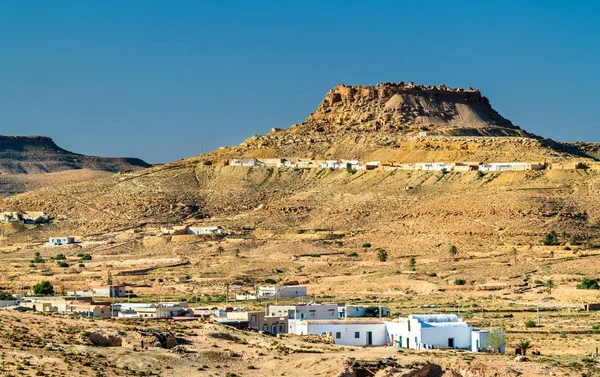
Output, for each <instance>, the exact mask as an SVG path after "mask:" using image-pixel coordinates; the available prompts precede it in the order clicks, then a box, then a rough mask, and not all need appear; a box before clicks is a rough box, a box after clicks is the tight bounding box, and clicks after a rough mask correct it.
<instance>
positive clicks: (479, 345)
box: [471, 330, 506, 353]
mask: <svg viewBox="0 0 600 377" xmlns="http://www.w3.org/2000/svg"><path fill="white" fill-rule="evenodd" d="M494 333H496V334H498V335H499V336H500V337H501V339H504V338H505V336H506V334H505V333H504V331H503V330H473V332H472V333H471V352H496V351H498V352H499V353H504V352H505V351H506V344H505V343H506V342H502V345H503V346H502V347H500V349H498V350H495V349H494V346H492V345H491V344H489V342H488V340H489V337H490V335H491V334H494Z"/></svg>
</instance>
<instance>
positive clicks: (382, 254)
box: [377, 248, 388, 262]
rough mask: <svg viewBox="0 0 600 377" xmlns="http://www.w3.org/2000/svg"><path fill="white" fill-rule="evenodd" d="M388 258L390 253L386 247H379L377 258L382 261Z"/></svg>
mask: <svg viewBox="0 0 600 377" xmlns="http://www.w3.org/2000/svg"><path fill="white" fill-rule="evenodd" d="M387 258H388V253H387V251H385V249H382V248H379V249H377V259H379V261H380V262H385V261H386V260H387Z"/></svg>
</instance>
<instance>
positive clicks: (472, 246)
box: [0, 84, 600, 377]
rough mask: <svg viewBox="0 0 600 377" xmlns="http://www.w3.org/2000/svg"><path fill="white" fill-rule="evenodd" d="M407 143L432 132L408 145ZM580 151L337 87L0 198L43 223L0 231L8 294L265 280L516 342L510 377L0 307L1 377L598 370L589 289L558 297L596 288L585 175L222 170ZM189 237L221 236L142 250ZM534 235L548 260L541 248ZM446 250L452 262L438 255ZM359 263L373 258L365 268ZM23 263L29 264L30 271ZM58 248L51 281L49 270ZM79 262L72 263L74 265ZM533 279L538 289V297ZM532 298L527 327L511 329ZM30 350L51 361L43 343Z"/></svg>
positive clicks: (454, 364)
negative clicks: (188, 141) (251, 124)
mask: <svg viewBox="0 0 600 377" xmlns="http://www.w3.org/2000/svg"><path fill="white" fill-rule="evenodd" d="M419 132H432V133H434V134H435V135H434V136H431V137H429V136H427V137H425V138H420V137H416V136H417V135H418V133H419ZM484 136H485V137H484ZM507 136H510V137H507ZM42 141H43V142H47V140H45V141H44V140H42ZM598 148H599V147H598V145H597V144H586V143H573V144H564V143H557V142H554V141H552V140H547V139H542V138H538V137H536V136H535V135H531V134H529V133H527V132H526V131H524V130H521V129H520V128H518V127H516V126H515V125H513V124H512V123H511V122H510V121H508V120H507V119H505V118H503V117H502V116H500V115H499V114H498V113H497V112H496V111H495V110H493V108H492V107H491V106H490V104H489V101H488V100H487V98H485V97H483V96H482V95H481V93H479V92H478V91H476V90H471V89H468V90H460V89H448V88H446V87H442V86H440V87H437V88H433V87H423V86H414V85H412V84H409V85H404V84H381V85H377V86H373V87H362V86H355V87H347V86H343V85H341V86H338V87H336V88H334V89H333V90H332V91H331V92H330V93H328V94H327V96H326V98H325V99H324V100H323V101H322V103H321V104H320V105H319V106H318V107H317V110H316V111H315V112H314V113H313V114H311V115H310V116H309V117H308V118H307V119H306V120H305V121H304V122H302V123H300V124H297V125H294V126H292V127H291V128H289V129H288V130H280V129H273V130H272V132H270V133H268V134H266V135H261V136H255V137H251V138H249V139H247V140H246V141H245V142H243V143H242V144H241V145H240V146H237V147H230V148H221V149H218V150H216V151H214V152H212V153H209V154H206V155H201V156H196V157H193V158H190V159H187V160H181V161H177V162H174V163H171V164H166V165H162V166H155V167H152V168H149V169H144V170H139V171H135V172H130V173H127V174H117V175H110V176H106V177H104V178H101V179H95V180H89V181H86V182H83V181H79V178H77V179H75V178H74V179H73V180H72V181H71V184H69V185H62V184H61V185H55V184H44V183H35V182H37V181H36V180H37V178H31V179H32V181H31V182H34V183H31V185H32V186H31V187H41V188H40V189H39V190H36V191H31V192H27V193H24V194H20V195H14V196H10V197H8V198H5V199H3V200H2V201H0V207H1V208H2V209H3V210H18V209H21V210H24V211H35V210H39V211H45V212H47V213H48V214H50V215H52V216H53V217H54V218H55V221H54V222H53V223H52V224H50V225H41V226H15V225H10V226H8V225H6V226H4V227H3V228H2V233H1V234H2V237H1V238H0V251H1V253H0V286H1V288H2V289H3V290H8V291H15V290H18V287H19V284H23V285H24V286H25V287H26V288H25V289H28V288H29V287H31V286H32V285H33V284H35V283H37V282H38V281H40V280H42V279H48V280H50V281H51V282H52V283H53V284H54V285H55V287H56V289H57V291H59V292H61V291H72V290H75V289H78V290H81V289H88V288H89V287H91V286H94V285H98V284H101V283H103V282H105V281H106V280H107V276H108V274H109V272H110V273H111V274H112V276H113V280H114V281H115V282H117V283H125V284H127V285H128V286H129V287H130V288H131V289H133V291H134V293H135V294H136V295H137V297H133V298H132V299H133V300H149V299H152V300H158V299H186V300H188V301H190V302H191V303H192V305H202V306H205V305H210V306H213V305H222V304H223V300H224V296H223V295H224V294H225V291H226V286H227V285H228V284H229V285H230V289H231V295H232V296H233V294H234V293H239V292H242V291H251V290H253V289H254V287H255V286H257V285H262V284H266V283H269V284H286V283H287V284H292V283H300V284H306V285H307V286H308V288H309V292H310V293H311V294H313V295H314V296H316V298H317V299H320V300H327V301H333V300H336V301H345V302H347V303H351V302H363V303H372V304H377V303H381V304H385V305H388V306H389V307H390V308H391V312H392V313H393V314H394V315H400V314H402V315H407V314H410V313H419V312H422V313H432V312H460V314H461V315H463V316H464V318H465V319H467V320H468V321H469V322H470V323H471V324H472V325H474V326H480V327H482V328H487V327H495V328H498V327H502V328H505V329H506V332H507V343H508V347H507V348H508V350H509V352H511V351H512V349H514V347H515V345H516V343H517V342H518V341H520V340H530V341H531V342H532V343H533V349H534V350H536V351H539V352H540V353H541V355H540V356H532V361H533V362H530V363H520V364H519V363H515V362H514V361H512V358H511V356H509V355H506V356H490V355H477V356H474V355H472V354H468V353H464V352H454V351H446V352H437V351H434V352H423V353H415V352H403V353H400V352H398V351H397V349H394V348H385V347H381V348H372V349H363V348H357V349H352V348H342V347H335V346H330V345H322V344H313V343H307V342H303V341H302V340H299V339H294V338H290V339H275V338H267V337H264V336H261V335H257V334H244V333H239V332H235V334H233V335H234V336H235V337H236V338H231V337H229V336H225V338H224V336H220V337H219V336H217V338H215V336H214V335H211V334H215V333H216V334H219V333H228V334H229V333H232V331H233V330H226V329H224V328H217V327H215V326H214V325H209V324H204V323H202V322H190V323H172V322H160V323H156V322H149V323H143V322H135V321H128V322H116V321H100V320H97V321H94V322H91V321H89V320H88V319H67V318H64V317H61V316H42V315H36V314H17V313H14V312H7V311H0V320H1V321H2V322H1V324H2V326H4V331H3V332H0V334H2V335H0V336H1V337H3V338H4V339H3V341H2V342H0V343H1V344H2V347H3V349H2V351H3V354H2V368H3V369H4V372H5V373H6V374H7V375H8V374H13V375H20V374H23V375H36V374H37V375H44V374H49V375H57V376H58V375H66V374H68V373H70V372H71V371H73V370H77V371H81V374H83V375H85V374H89V375H99V376H100V375H102V376H104V375H106V376H112V375H129V374H134V373H135V374H137V375H142V374H146V372H147V371H151V372H153V373H156V374H160V375H162V376H183V375H185V376H192V375H199V376H204V375H213V376H229V377H232V376H234V375H239V376H253V375H255V376H268V375H289V376H307V375H322V376H332V375H333V376H340V377H346V376H348V373H347V372H348V371H349V370H348V368H347V366H346V361H347V360H348V358H349V357H356V358H357V359H371V360H372V359H376V358H378V357H381V356H392V355H393V356H397V357H398V359H399V363H400V364H401V365H402V366H403V368H402V370H401V371H398V372H397V373H395V372H392V371H389V372H390V373H387V372H385V373H387V374H385V373H384V372H382V373H383V375H387V376H392V375H396V376H402V375H408V376H413V377H417V376H425V375H428V376H441V375H442V372H439V373H438V372H435V371H434V370H433V369H432V368H433V367H429V368H430V370H421V371H419V372H418V373H413V374H406V373H409V371H410V370H415V368H412V367H416V364H415V363H423V362H425V361H433V362H435V363H436V364H439V365H441V366H442V367H443V368H444V369H446V374H444V376H446V377H448V376H453V377H456V376H473V377H475V376H477V377H483V376H491V375H494V376H498V377H503V376H511V377H512V376H515V377H516V376H524V377H525V376H539V375H555V376H573V375H581V376H583V375H586V376H591V375H598V371H597V369H596V360H595V359H592V358H590V357H589V355H590V354H591V353H593V352H594V351H595V347H596V346H597V345H599V343H600V339H599V337H600V335H599V334H596V332H598V326H597V325H600V318H599V314H597V313H595V312H583V311H581V309H582V307H583V304H584V303H588V302H599V301H600V295H599V294H598V292H599V291H598V290H579V289H577V288H576V286H577V284H578V283H580V282H581V281H582V280H583V279H584V278H586V277H588V278H597V277H598V269H597V267H596V266H597V265H598V261H599V260H600V237H599V236H600V234H599V232H598V230H599V227H598V225H599V220H600V195H599V194H600V175H599V173H598V171H596V170H547V171H523V172H504V173H486V174H484V175H483V176H482V175H481V174H478V173H477V172H468V173H456V172H452V173H448V174H443V173H441V172H424V171H395V172H389V171H361V172H356V173H354V174H352V172H347V171H344V170H335V171H333V170H328V169H311V170H301V169H263V168H235V167H230V166H226V165H225V164H224V161H226V160H227V159H229V158H240V157H288V158H294V157H298V158H300V157H303V158H315V159H341V158H344V159H361V160H381V161H393V162H398V163H402V162H424V161H446V162H456V161H484V162H501V161H515V160H520V161H528V162H547V163H552V162H560V161H585V162H590V163H593V162H594V157H598V155H599V153H598ZM126 162H127V161H126ZM108 170H110V169H108ZM113 171H114V169H113ZM65 174H66V173H65ZM40 182H51V180H48V179H42V180H41V181H40ZM35 184H37V185H39V186H35ZM42 186H43V187H42ZM17 191H18V190H17ZM15 192H16V191H15ZM198 223H200V224H210V225H221V226H223V227H224V228H225V229H226V230H227V231H228V232H229V236H227V237H226V238H224V239H212V240H207V239H201V238H191V239H190V238H189V237H173V238H170V237H169V236H158V235H157V234H158V233H159V229H160V227H163V226H171V225H181V224H198ZM552 230H555V231H556V232H557V234H558V240H557V245H552V246H544V245H542V242H541V241H542V239H543V238H544V236H545V235H546V234H547V233H548V232H550V231H552ZM563 234H564V235H563ZM58 235H75V236H77V237H79V238H80V239H81V240H82V241H83V242H82V243H81V244H79V245H78V246H74V247H64V248H61V249H50V248H44V247H42V246H41V245H42V243H43V242H45V241H46V240H47V238H48V237H49V236H58ZM574 236H575V238H573V237H574ZM368 245H370V247H368ZM451 245H455V246H456V248H457V250H458V253H457V255H455V256H454V257H451V255H450V253H449V249H450V246H451ZM378 249H379V250H380V249H384V250H385V252H386V253H387V260H385V261H381V260H380V258H379V256H380V255H381V254H383V252H381V251H379V250H378ZM36 252H39V253H40V257H41V258H42V259H45V260H46V262H45V263H33V264H30V260H31V259H33V258H34V255H35V253H36ZM59 252H60V253H63V254H65V256H66V258H67V259H66V263H67V264H68V265H69V266H68V267H59V266H58V265H57V264H56V262H55V261H52V260H50V257H52V256H54V255H55V254H57V253H59ZM81 253H84V254H90V255H91V256H92V260H89V261H87V260H86V261H82V262H83V265H80V261H79V259H80V257H78V256H77V254H81ZM411 260H412V261H413V262H412V263H411ZM550 280H551V281H552V282H553V283H554V286H555V287H554V288H553V289H552V290H551V292H550V291H549V290H548V289H546V288H545V287H544V285H545V283H546V282H548V281H550ZM538 303H539V304H540V308H541V314H540V316H541V326H540V327H533V328H526V327H525V322H526V321H528V320H535V317H536V313H535V307H536V306H537V304H538ZM267 304H268V302H260V303H243V304H241V305H249V306H251V307H254V308H259V307H260V308H262V307H264V306H265V305H267ZM432 305H434V306H435V307H434V308H433V307H431V306H432ZM423 306H427V307H426V308H424V307H423ZM19 321H21V322H19ZM98 326H100V327H113V328H114V329H113V330H111V331H122V334H121V335H119V336H120V337H122V338H123V346H121V347H111V348H99V347H93V346H89V345H84V344H79V343H85V339H84V337H83V334H89V332H90V331H95V330H93V328H95V327H98ZM148 326H154V327H162V328H166V329H171V330H172V331H173V332H174V333H176V335H177V336H178V337H180V338H181V342H182V343H186V344H187V345H186V344H184V346H185V347H183V348H186V347H187V348H189V349H188V351H190V352H189V353H187V352H184V351H183V350H182V351H181V352H179V353H178V352H175V353H174V352H168V351H165V350H162V349H149V350H141V349H140V345H138V344H137V343H136V342H138V341H139V340H140V339H139V336H138V335H136V334H138V332H137V330H136V328H140V327H148ZM106 331H108V330H106ZM227 338H228V339H229V340H228V339H227ZM49 342H55V343H57V344H59V345H60V346H56V347H55V346H52V345H50V346H48V347H46V345H47V343H49ZM98 355H100V356H98ZM26 363H27V364H26ZM126 367H127V369H126ZM198 368H201V369H203V370H198ZM254 368H257V369H254ZM67 370H68V371H69V372H67ZM38 371H40V372H39V373H44V374H39V373H38ZM430 372H431V373H430ZM394 373H395V374H394ZM428 373H429V374H428ZM380 375H381V374H380Z"/></svg>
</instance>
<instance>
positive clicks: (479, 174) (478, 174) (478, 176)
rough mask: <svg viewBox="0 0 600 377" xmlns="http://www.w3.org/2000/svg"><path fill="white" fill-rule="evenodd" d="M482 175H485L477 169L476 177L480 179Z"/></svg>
mask: <svg viewBox="0 0 600 377" xmlns="http://www.w3.org/2000/svg"><path fill="white" fill-rule="evenodd" d="M483 177H485V173H484V172H482V171H481V170H477V178H479V179H481V178H483Z"/></svg>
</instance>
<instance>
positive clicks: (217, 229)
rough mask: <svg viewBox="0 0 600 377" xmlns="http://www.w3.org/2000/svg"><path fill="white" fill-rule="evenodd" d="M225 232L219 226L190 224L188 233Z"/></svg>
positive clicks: (220, 233)
mask: <svg viewBox="0 0 600 377" xmlns="http://www.w3.org/2000/svg"><path fill="white" fill-rule="evenodd" d="M224 233H225V232H224V231H223V228H221V227H220V226H190V227H188V234H217V235H223V234H224Z"/></svg>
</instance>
